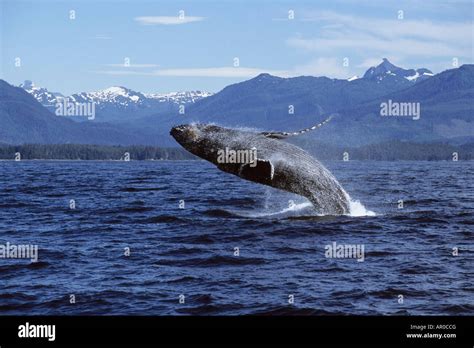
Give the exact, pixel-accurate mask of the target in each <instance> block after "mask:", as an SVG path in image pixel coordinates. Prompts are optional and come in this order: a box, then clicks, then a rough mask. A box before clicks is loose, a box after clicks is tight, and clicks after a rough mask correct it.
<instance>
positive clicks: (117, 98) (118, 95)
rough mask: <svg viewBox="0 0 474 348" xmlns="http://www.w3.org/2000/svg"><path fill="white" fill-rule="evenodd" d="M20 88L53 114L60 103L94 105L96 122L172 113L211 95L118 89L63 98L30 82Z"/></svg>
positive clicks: (196, 92) (205, 93) (76, 94)
mask: <svg viewBox="0 0 474 348" xmlns="http://www.w3.org/2000/svg"><path fill="white" fill-rule="evenodd" d="M20 87H21V88H23V89H24V90H25V91H27V92H28V93H30V94H31V95H32V96H33V97H35V99H36V100H38V101H39V102H40V103H41V104H42V105H43V106H45V107H46V108H48V109H49V110H50V111H52V112H54V111H55V108H56V103H58V102H62V101H63V100H64V99H66V100H67V101H68V102H70V103H94V104H95V110H96V119H97V120H99V121H130V120H133V119H136V118H140V117H145V116H150V115H154V114H158V113H161V112H173V111H176V110H177V109H178V107H179V105H187V104H192V103H195V102H197V101H198V100H201V99H203V98H206V97H208V96H210V95H212V93H209V92H202V91H184V92H172V93H164V94H160V93H150V94H144V93H140V92H137V91H134V90H131V89H128V88H125V87H122V86H112V87H109V88H106V89H102V90H99V91H95V92H81V93H75V94H72V95H70V96H67V97H66V96H63V95H62V94H60V93H52V92H49V91H48V90H47V89H46V88H43V87H37V86H35V85H34V83H33V82H31V81H25V82H24V83H22V84H21V85H20ZM77 120H81V119H77Z"/></svg>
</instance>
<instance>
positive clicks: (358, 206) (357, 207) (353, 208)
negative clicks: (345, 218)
mask: <svg viewBox="0 0 474 348" xmlns="http://www.w3.org/2000/svg"><path fill="white" fill-rule="evenodd" d="M349 210H350V213H349V214H348V215H349V216H354V217H360V216H375V215H376V214H375V213H374V212H373V211H370V210H367V209H366V208H365V207H364V205H363V204H362V203H361V202H360V201H353V200H352V199H350V198H349Z"/></svg>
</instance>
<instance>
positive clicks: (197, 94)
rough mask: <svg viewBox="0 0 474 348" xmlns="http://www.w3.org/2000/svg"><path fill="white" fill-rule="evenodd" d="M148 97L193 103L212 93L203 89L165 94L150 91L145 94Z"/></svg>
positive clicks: (177, 102)
mask: <svg viewBox="0 0 474 348" xmlns="http://www.w3.org/2000/svg"><path fill="white" fill-rule="evenodd" d="M145 95H146V96H147V97H148V98H152V99H156V100H158V101H159V102H162V103H163V102H172V103H175V104H187V103H195V102H197V101H198V100H200V99H202V98H206V97H209V96H211V95H212V93H210V92H203V91H186V92H171V93H166V94H159V93H150V94H145Z"/></svg>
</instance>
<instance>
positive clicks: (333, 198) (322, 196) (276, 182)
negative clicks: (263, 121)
mask: <svg viewBox="0 0 474 348" xmlns="http://www.w3.org/2000/svg"><path fill="white" fill-rule="evenodd" d="M329 120H330V118H328V119H327V120H325V121H323V122H321V123H320V124H318V125H315V126H313V127H311V128H307V129H304V130H301V131H299V132H294V133H287V132H262V133H259V132H251V131H243V130H237V129H231V128H224V127H219V126H216V125H210V124H187V125H180V126H176V127H173V128H172V129H171V131H170V134H171V136H172V137H173V138H174V139H175V140H176V141H177V142H178V143H179V144H180V145H181V146H183V147H184V148H185V149H186V150H188V151H189V152H191V153H192V154H194V155H196V156H198V157H200V158H202V159H205V160H207V161H209V162H211V163H213V164H215V165H216V166H217V168H219V169H220V170H222V171H224V172H227V173H231V174H234V175H237V176H238V177H240V178H242V179H246V180H249V181H253V182H256V183H259V184H263V185H268V186H271V187H275V188H278V189H281V190H284V191H288V192H292V193H295V194H298V195H300V196H303V197H306V198H307V199H308V200H309V201H310V202H311V203H312V204H313V206H314V207H315V208H316V210H317V211H318V212H319V213H320V214H324V215H343V214H348V213H349V196H348V194H347V193H346V192H345V191H344V189H343V188H342V187H341V185H340V184H339V183H338V182H337V180H336V178H335V177H334V176H333V175H332V174H331V173H330V172H329V171H328V170H327V169H326V168H325V167H324V166H323V165H322V164H321V163H320V162H319V161H317V160H316V159H314V158H313V157H312V156H311V155H309V154H308V153H307V152H306V151H304V150H303V149H301V148H300V147H298V146H295V145H293V144H290V143H288V142H285V141H284V140H283V139H285V138H287V137H290V136H295V135H298V134H303V133H305V132H307V131H310V130H313V129H317V128H319V127H321V126H322V125H324V124H325V123H326V122H328V121H329ZM246 151H247V152H246ZM229 152H230V153H232V156H230V157H229V156H223V153H226V154H228V153H229ZM245 153H247V154H252V153H253V154H255V156H252V155H250V156H243V154H245ZM239 154H240V155H241V156H238V155H239ZM243 157H246V159H247V160H248V161H242V160H241V159H242V158H243ZM239 159H240V161H239ZM249 159H250V160H249Z"/></svg>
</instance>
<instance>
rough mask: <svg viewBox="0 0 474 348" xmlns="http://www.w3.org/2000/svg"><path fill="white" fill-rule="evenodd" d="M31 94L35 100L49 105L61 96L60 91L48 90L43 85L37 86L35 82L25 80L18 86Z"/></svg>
mask: <svg viewBox="0 0 474 348" xmlns="http://www.w3.org/2000/svg"><path fill="white" fill-rule="evenodd" d="M19 87H20V88H23V89H24V90H25V91H27V92H28V93H29V94H31V95H32V96H33V97H35V99H36V100H37V101H39V102H40V103H41V104H42V105H43V106H51V105H54V104H56V103H57V98H58V97H63V95H62V94H61V93H56V92H50V91H48V90H47V89H46V88H44V87H37V86H35V84H34V83H33V82H32V81H30V80H26V81H25V82H23V83H22V84H20V86H19Z"/></svg>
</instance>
